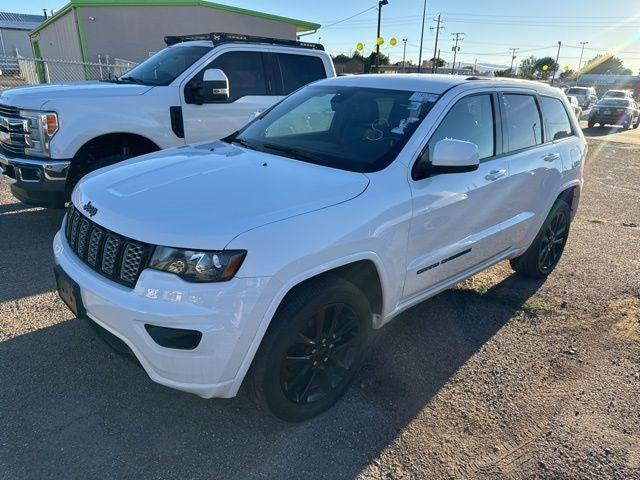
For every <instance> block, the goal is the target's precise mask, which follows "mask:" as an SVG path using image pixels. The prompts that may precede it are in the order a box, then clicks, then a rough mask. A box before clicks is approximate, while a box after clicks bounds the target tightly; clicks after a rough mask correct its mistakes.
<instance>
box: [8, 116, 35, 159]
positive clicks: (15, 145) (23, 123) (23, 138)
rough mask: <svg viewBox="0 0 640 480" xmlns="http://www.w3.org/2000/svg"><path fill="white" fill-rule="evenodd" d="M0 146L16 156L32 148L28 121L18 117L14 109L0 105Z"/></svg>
mask: <svg viewBox="0 0 640 480" xmlns="http://www.w3.org/2000/svg"><path fill="white" fill-rule="evenodd" d="M0 145H1V146H2V148H4V149H5V150H6V151H8V152H10V153H13V154H16V155H23V154H24V149H25V148H29V147H31V146H32V141H31V132H30V128H29V119H27V118H22V117H20V110H19V109H18V108H16V107H11V106H8V105H2V104H0Z"/></svg>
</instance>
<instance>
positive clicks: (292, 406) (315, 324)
mask: <svg viewBox="0 0 640 480" xmlns="http://www.w3.org/2000/svg"><path fill="white" fill-rule="evenodd" d="M371 319H372V313H371V308H370V306H369V302H368V300H367V298H366V297H365V295H364V294H363V293H362V292H361V291H360V290H359V289H358V288H357V287H356V286H355V285H353V284H352V283H350V282H348V281H346V280H344V279H342V278H339V277H333V276H327V277H324V278H319V279H317V280H312V281H310V282H309V283H308V284H306V285H303V286H302V287H300V288H299V289H297V290H296V291H294V292H293V293H292V294H290V295H289V296H288V297H285V300H284V301H283V303H282V304H281V305H280V307H279V308H278V311H277V312H276V315H275V316H274V318H273V320H272V323H271V325H270V326H269V330H268V331H267V334H266V335H265V338H264V339H263V341H262V344H261V345H260V348H259V349H258V353H257V354H256V358H255V359H254V363H253V368H252V372H251V374H250V377H249V378H250V381H251V382H252V387H253V388H252V390H253V392H254V394H255V397H256V400H257V403H258V405H259V406H260V407H262V408H264V409H266V410H268V411H269V412H270V413H272V414H273V415H275V416H276V417H278V418H280V419H281V420H286V421H289V422H300V421H303V420H306V419H308V418H311V417H314V416H316V415H318V414H319V413H321V412H323V411H325V410H326V409H328V408H329V407H331V406H332V405H333V404H334V403H335V402H336V401H338V399H339V398H340V397H341V396H342V395H343V394H344V393H345V391H346V390H347V388H348V387H349V385H350V383H351V381H352V380H353V377H354V375H355V374H356V372H357V371H358V368H359V367H360V365H361V363H362V361H363V359H364V357H365V354H366V347H367V344H368V340H369V335H370V331H371Z"/></svg>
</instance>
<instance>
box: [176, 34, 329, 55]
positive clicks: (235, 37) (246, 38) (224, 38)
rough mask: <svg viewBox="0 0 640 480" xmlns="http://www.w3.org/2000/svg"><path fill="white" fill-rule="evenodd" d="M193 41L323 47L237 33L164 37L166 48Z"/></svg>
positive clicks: (319, 48) (320, 48)
mask: <svg viewBox="0 0 640 480" xmlns="http://www.w3.org/2000/svg"><path fill="white" fill-rule="evenodd" d="M195 40H207V41H210V42H213V44H214V45H220V44H223V43H266V44H268V45H284V46H286V47H297V48H309V49H311V50H322V51H324V47H323V46H322V45H320V44H319V43H311V42H299V41H297V40H285V39H281V38H269V37H255V36H253V35H243V34H239V33H224V32H212V33H198V34H193V35H168V36H166V37H164V43H166V44H167V46H168V47H170V46H171V45H175V44H176V43H181V42H191V41H195Z"/></svg>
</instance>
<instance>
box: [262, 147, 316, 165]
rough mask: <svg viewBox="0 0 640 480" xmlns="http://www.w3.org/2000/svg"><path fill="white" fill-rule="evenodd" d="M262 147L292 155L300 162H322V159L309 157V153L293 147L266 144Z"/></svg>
mask: <svg viewBox="0 0 640 480" xmlns="http://www.w3.org/2000/svg"><path fill="white" fill-rule="evenodd" d="M262 146H263V147H264V148H266V149H268V150H274V151H276V152H281V153H285V154H287V155H291V156H292V157H294V158H297V159H299V160H306V161H308V162H312V163H318V162H321V160H320V158H318V157H315V156H313V155H309V154H308V153H305V152H301V151H300V150H298V149H296V148H293V147H286V146H284V145H277V144H275V143H264V144H262Z"/></svg>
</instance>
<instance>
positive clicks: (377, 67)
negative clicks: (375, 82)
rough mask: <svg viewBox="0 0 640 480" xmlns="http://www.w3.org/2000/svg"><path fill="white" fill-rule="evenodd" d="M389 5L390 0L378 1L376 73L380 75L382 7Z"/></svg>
mask: <svg viewBox="0 0 640 480" xmlns="http://www.w3.org/2000/svg"><path fill="white" fill-rule="evenodd" d="M388 4H389V0H379V1H378V33H377V35H376V73H380V44H379V43H378V39H379V38H380V20H381V19H382V7H383V6H385V5H388Z"/></svg>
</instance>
